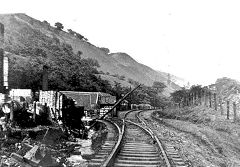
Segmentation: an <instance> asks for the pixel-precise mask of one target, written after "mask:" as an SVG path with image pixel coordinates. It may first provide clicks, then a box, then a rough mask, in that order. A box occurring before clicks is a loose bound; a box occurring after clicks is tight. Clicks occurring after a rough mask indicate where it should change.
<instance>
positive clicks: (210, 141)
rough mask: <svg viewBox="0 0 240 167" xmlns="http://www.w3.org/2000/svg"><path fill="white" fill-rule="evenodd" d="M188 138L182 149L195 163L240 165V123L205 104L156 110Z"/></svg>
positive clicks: (157, 113) (171, 126)
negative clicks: (227, 118) (228, 118)
mask: <svg viewBox="0 0 240 167" xmlns="http://www.w3.org/2000/svg"><path fill="white" fill-rule="evenodd" d="M153 115H154V116H155V117H158V118H161V122H160V123H162V124H164V125H165V126H168V127H170V128H172V129H174V130H175V131H176V132H177V133H181V135H182V136H183V137H184V138H185V140H186V143H184V144H183V145H182V147H183V152H184V154H186V156H187V158H188V159H189V160H190V161H192V162H193V164H194V166H231V167H232V166H233V167H235V166H236V167H237V166H240V157H239V155H240V140H239V136H240V123H239V121H237V122H233V120H232V119H231V120H226V115H221V114H220V111H215V110H213V109H210V108H205V107H203V106H196V107H190V108H181V109H168V110H165V111H158V112H155V113H154V114H153Z"/></svg>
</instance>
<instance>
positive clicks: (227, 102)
mask: <svg viewBox="0 0 240 167" xmlns="http://www.w3.org/2000/svg"><path fill="white" fill-rule="evenodd" d="M227 119H229V101H227Z"/></svg>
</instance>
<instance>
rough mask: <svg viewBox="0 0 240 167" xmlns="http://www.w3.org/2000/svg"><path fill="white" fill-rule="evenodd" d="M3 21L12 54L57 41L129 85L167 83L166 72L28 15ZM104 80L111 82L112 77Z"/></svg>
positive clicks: (169, 89)
mask: <svg viewBox="0 0 240 167" xmlns="http://www.w3.org/2000/svg"><path fill="white" fill-rule="evenodd" d="M0 22H1V23H3V24H4V26H5V49H6V51H8V52H10V53H15V54H19V50H22V51H25V50H26V49H27V48H28V46H33V47H36V46H40V47H41V46H45V45H47V42H48V41H49V40H54V41H56V42H61V43H67V44H70V45H71V46H72V48H73V51H74V52H76V53H77V52H78V51H80V52H81V53H82V54H81V56H82V57H83V58H93V59H96V60H97V61H98V62H99V64H100V67H99V71H103V72H104V73H105V74H106V73H107V74H108V75H114V74H118V75H119V76H125V81H126V82H127V81H128V79H129V78H130V79H133V80H135V81H137V82H139V83H143V84H145V85H147V86H151V85H152V83H153V82H154V81H160V82H163V83H165V84H166V83H167V76H166V74H165V73H163V72H159V71H155V70H153V69H151V68H150V67H148V66H145V65H143V64H140V63H138V62H137V61H135V60H134V59H133V58H132V57H131V56H129V55H127V54H126V53H111V54H109V53H107V52H106V50H104V49H101V48H99V47H96V46H94V45H93V44H91V43H89V42H87V41H85V40H80V39H78V38H77V37H75V36H74V35H71V34H70V33H67V32H64V31H57V30H56V29H55V28H54V27H51V26H50V25H49V24H48V23H47V22H41V21H38V20H36V19H34V18H31V17H29V16H27V15H26V14H4V15H0ZM83 35H84V34H83ZM16 50H18V52H16ZM104 78H107V79H110V80H111V77H110V76H105V77H104ZM179 88H180V87H179V86H178V85H177V84H175V83H172V84H171V85H168V87H167V88H166V92H167V93H169V92H172V91H174V90H176V89H179Z"/></svg>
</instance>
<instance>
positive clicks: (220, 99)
mask: <svg viewBox="0 0 240 167" xmlns="http://www.w3.org/2000/svg"><path fill="white" fill-rule="evenodd" d="M222 102H223V100H222V98H219V103H220V111H221V115H223V106H222Z"/></svg>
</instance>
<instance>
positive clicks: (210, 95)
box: [209, 92, 212, 108]
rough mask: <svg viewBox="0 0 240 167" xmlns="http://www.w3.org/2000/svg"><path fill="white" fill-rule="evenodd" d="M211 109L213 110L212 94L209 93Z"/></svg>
mask: <svg viewBox="0 0 240 167" xmlns="http://www.w3.org/2000/svg"><path fill="white" fill-rule="evenodd" d="M209 107H210V108H212V93H211V92H209Z"/></svg>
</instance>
